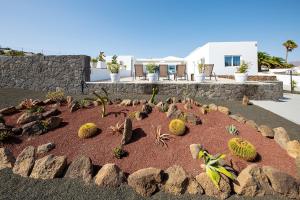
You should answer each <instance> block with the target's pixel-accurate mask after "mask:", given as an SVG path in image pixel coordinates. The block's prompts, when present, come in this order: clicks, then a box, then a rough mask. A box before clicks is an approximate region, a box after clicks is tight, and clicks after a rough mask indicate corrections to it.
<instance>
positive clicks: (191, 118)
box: [175, 112, 201, 125]
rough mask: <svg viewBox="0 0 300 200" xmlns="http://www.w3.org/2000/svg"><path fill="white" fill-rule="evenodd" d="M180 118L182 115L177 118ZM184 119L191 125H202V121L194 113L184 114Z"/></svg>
mask: <svg viewBox="0 0 300 200" xmlns="http://www.w3.org/2000/svg"><path fill="white" fill-rule="evenodd" d="M175 113H176V112H175ZM178 117H180V114H179V115H178V116H177V117H176V118H178ZM184 119H185V121H186V122H187V123H190V124H193V125H199V124H201V119H200V118H199V117H198V116H197V115H195V114H193V113H184Z"/></svg>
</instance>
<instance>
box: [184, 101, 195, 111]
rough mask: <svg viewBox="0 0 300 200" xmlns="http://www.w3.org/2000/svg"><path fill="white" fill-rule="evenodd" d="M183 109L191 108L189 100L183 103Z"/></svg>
mask: <svg viewBox="0 0 300 200" xmlns="http://www.w3.org/2000/svg"><path fill="white" fill-rule="evenodd" d="M183 107H184V109H186V110H189V109H192V108H193V107H192V104H191V103H190V102H187V103H186V104H184V106H183Z"/></svg>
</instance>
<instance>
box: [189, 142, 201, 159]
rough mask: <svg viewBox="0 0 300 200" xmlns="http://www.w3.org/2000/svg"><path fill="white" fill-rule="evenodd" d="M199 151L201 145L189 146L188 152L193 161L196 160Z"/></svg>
mask: <svg viewBox="0 0 300 200" xmlns="http://www.w3.org/2000/svg"><path fill="white" fill-rule="evenodd" d="M201 149H202V145H201V144H191V145H190V151H191V154H192V157H193V159H197V158H198V154H199V152H200V150H201Z"/></svg>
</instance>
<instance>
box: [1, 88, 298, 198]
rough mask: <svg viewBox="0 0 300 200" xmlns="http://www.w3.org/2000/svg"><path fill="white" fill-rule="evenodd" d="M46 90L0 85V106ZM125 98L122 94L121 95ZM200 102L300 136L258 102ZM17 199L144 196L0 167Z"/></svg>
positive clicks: (5, 191) (5, 188) (4, 186)
mask: <svg viewBox="0 0 300 200" xmlns="http://www.w3.org/2000/svg"><path fill="white" fill-rule="evenodd" d="M44 97H45V92H33V91H28V90H22V89H0V108H3V107H5V106H8V105H17V104H18V103H19V102H20V101H21V100H23V99H25V98H33V99H35V98H39V99H44ZM83 97H84V96H81V95H75V96H74V98H77V99H78V98H83ZM113 98H116V97H113ZM123 98H125V97H123ZM136 98H146V99H148V98H149V95H147V96H139V97H136ZM165 98H166V97H164V96H158V99H165ZM199 101H200V102H201V103H203V104H204V103H215V104H217V105H224V106H227V107H229V108H230V110H231V111H232V113H240V114H241V115H243V116H244V117H246V118H248V119H252V120H254V121H256V122H257V123H258V124H266V125H268V126H270V127H272V128H274V127H278V126H282V127H284V128H285V129H286V130H287V131H288V133H289V135H290V137H291V139H298V140H300V126H299V125H297V124H295V123H293V122H290V121H288V120H286V119H284V118H282V117H280V116H278V115H276V114H274V113H272V112H270V111H267V110H265V109H262V108H260V107H258V106H255V105H251V106H242V105H241V102H229V101H216V100H204V99H199ZM2 199H3V200H4V199H5V200H10V199H11V200H18V199H24V200H27V199H28V200H29V199H45V200H47V199H56V200H59V199H76V200H77V199H89V200H91V199H100V200H101V199H103V200H110V199H122V200H123V199H124V200H127V199H130V200H138V199H145V198H141V197H140V196H139V195H137V194H136V193H135V192H134V191H132V189H131V188H129V187H128V186H126V185H124V186H121V187H119V188H116V189H109V188H106V189H103V188H99V187H97V186H95V185H89V186H86V185H84V184H83V183H81V182H80V181H77V180H67V179H54V180H34V179H29V178H21V177H19V176H17V175H14V174H12V172H11V170H9V169H4V170H1V171H0V200H2ZM146 199H154V200H156V199H157V200H158V199H170V200H171V199H172V200H176V199H181V200H193V199H204V200H205V199H214V198H211V197H208V196H205V195H203V196H190V195H182V196H180V197H175V196H171V195H168V194H165V193H163V192H158V193H157V194H155V195H154V196H152V197H151V198H146ZM229 199H261V200H263V199H266V200H268V199H270V200H271V199H272V200H273V199H274V200H276V199H285V198H282V197H279V196H264V197H256V198H245V197H243V198H242V197H238V196H232V197H231V198H229Z"/></svg>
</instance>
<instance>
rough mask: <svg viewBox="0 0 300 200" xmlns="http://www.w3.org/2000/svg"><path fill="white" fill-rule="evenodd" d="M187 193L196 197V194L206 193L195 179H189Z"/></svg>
mask: <svg viewBox="0 0 300 200" xmlns="http://www.w3.org/2000/svg"><path fill="white" fill-rule="evenodd" d="M186 191H187V193H188V194H192V195H194V194H203V193H204V190H203V188H202V187H201V185H200V184H199V183H198V181H197V180H196V179H195V178H193V177H189V183H188V186H187V190H186Z"/></svg>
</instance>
